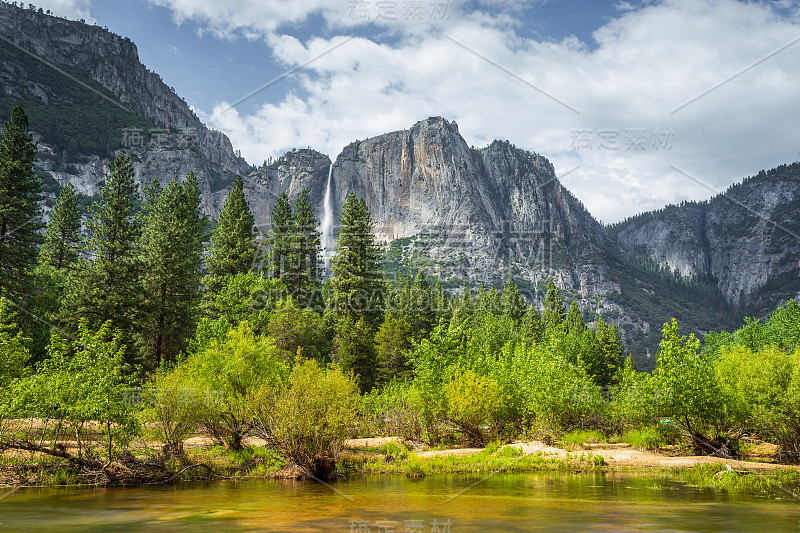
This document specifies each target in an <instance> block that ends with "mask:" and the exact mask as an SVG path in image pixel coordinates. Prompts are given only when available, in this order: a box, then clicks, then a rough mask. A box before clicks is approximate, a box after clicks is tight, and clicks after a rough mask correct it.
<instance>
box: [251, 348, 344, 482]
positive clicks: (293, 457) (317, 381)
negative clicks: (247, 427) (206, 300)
mask: <svg viewBox="0 0 800 533" xmlns="http://www.w3.org/2000/svg"><path fill="white" fill-rule="evenodd" d="M256 405H257V407H256V410H255V415H256V420H257V426H256V428H257V432H258V433H260V434H261V436H263V437H264V438H265V439H267V440H269V441H271V442H273V443H274V445H275V448H276V449H277V450H278V451H279V452H280V453H281V454H282V455H283V456H284V457H285V458H286V459H288V460H289V461H292V462H293V463H295V464H296V465H298V466H300V467H302V468H305V469H306V470H307V471H308V472H309V473H310V474H311V475H313V476H315V477H318V478H322V479H328V478H331V477H333V476H334V475H335V471H336V459H337V458H338V457H339V455H340V454H341V451H342V447H343V445H344V441H345V439H346V438H347V437H349V436H350V434H351V433H352V431H353V426H354V425H355V422H356V416H357V410H358V406H359V396H358V388H357V386H356V381H355V378H354V377H353V376H352V375H351V374H345V373H344V372H342V371H341V370H340V369H339V368H338V367H336V366H332V367H330V368H327V369H326V368H322V367H320V366H319V365H318V364H317V362H316V361H313V360H305V361H298V362H297V363H296V364H295V367H294V369H293V370H292V373H291V375H290V376H289V379H288V382H287V383H286V384H285V385H284V386H282V387H277V388H265V389H263V390H262V392H261V395H260V397H259V400H258V402H257V404H256Z"/></svg>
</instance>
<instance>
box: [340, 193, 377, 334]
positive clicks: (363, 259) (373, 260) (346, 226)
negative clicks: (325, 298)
mask: <svg viewBox="0 0 800 533" xmlns="http://www.w3.org/2000/svg"><path fill="white" fill-rule="evenodd" d="M339 223H340V229H339V236H338V238H337V239H336V254H335V255H334V256H333V257H332V258H331V263H332V264H333V267H332V271H333V278H332V288H333V295H332V296H333V309H334V311H335V312H336V313H337V316H338V317H339V318H341V319H351V320H357V319H358V318H359V317H364V319H365V321H366V323H367V324H368V325H369V326H371V327H375V326H377V322H378V321H379V320H380V319H381V318H382V316H383V276H382V274H381V271H380V250H379V248H378V246H377V245H376V244H375V237H374V235H373V234H372V219H371V218H370V215H369V210H368V209H367V204H366V202H365V201H364V199H363V198H361V199H358V200H357V199H356V197H355V194H353V193H350V195H349V196H348V197H347V201H345V203H344V206H342V214H341V216H340V217H339Z"/></svg>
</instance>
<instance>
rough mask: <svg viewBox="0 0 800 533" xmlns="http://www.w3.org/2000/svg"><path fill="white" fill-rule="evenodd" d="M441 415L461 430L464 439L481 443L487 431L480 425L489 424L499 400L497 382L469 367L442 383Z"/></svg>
mask: <svg viewBox="0 0 800 533" xmlns="http://www.w3.org/2000/svg"><path fill="white" fill-rule="evenodd" d="M444 396H445V404H446V408H445V415H446V416H447V418H448V420H450V421H451V422H452V423H454V424H455V425H456V426H458V428H459V429H460V430H461V431H462V433H463V434H464V439H465V440H466V442H467V443H469V444H473V445H478V446H483V445H484V444H486V442H487V437H488V434H487V432H486V431H485V430H484V428H483V426H484V425H490V426H491V425H493V424H494V422H496V418H497V415H498V413H499V412H500V409H501V406H502V403H503V394H502V390H501V388H500V385H498V384H497V382H496V381H494V380H493V379H492V378H490V377H487V376H480V375H478V374H476V373H475V372H472V371H471V370H468V371H466V372H464V373H463V374H461V375H459V376H457V377H456V378H455V379H454V380H453V381H451V382H450V383H448V384H447V385H445V388H444Z"/></svg>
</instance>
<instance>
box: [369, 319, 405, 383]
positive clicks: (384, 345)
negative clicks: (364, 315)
mask: <svg viewBox="0 0 800 533" xmlns="http://www.w3.org/2000/svg"><path fill="white" fill-rule="evenodd" d="M413 338H414V332H413V331H412V328H411V326H410V325H409V323H408V322H406V321H405V320H404V319H402V318H394V317H392V316H391V315H386V318H385V320H384V321H383V324H381V327H380V328H379V329H378V332H377V333H376V334H375V351H376V358H377V379H376V381H377V382H378V383H379V384H383V383H387V382H389V381H391V380H392V379H398V380H400V381H405V380H407V379H409V378H411V377H412V374H413V373H412V368H411V365H410V363H409V361H408V357H407V356H406V354H407V352H408V351H409V350H410V349H411V348H412V339H413Z"/></svg>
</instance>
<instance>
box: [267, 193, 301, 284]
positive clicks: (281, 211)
mask: <svg viewBox="0 0 800 533" xmlns="http://www.w3.org/2000/svg"><path fill="white" fill-rule="evenodd" d="M269 216H270V220H271V222H272V230H271V231H270V234H269V239H268V242H269V248H270V252H269V275H270V276H271V277H273V278H275V279H279V280H281V281H283V283H284V284H285V285H286V286H287V288H288V287H291V288H294V287H295V282H296V280H294V279H291V280H290V279H289V278H290V277H291V276H292V275H294V274H296V271H293V270H295V269H292V263H293V262H294V257H293V253H292V252H293V251H294V250H293V249H292V248H293V247H292V244H293V243H292V240H293V239H292V237H293V235H292V233H293V230H294V217H293V215H292V208H291V207H290V206H289V198H288V197H287V196H286V192H285V191H284V192H282V193H281V194H280V196H278V202H277V203H276V204H275V205H274V206H273V207H272V211H270V214H269Z"/></svg>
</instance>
